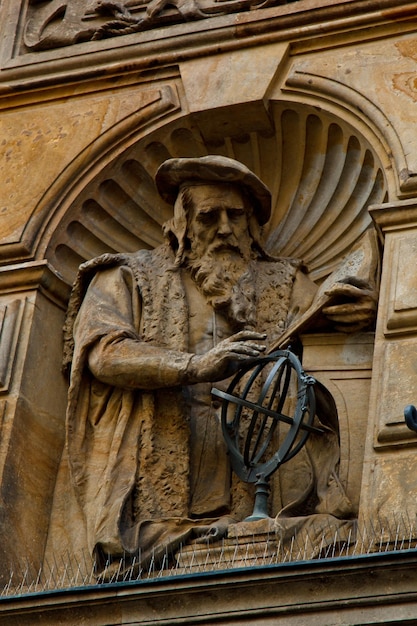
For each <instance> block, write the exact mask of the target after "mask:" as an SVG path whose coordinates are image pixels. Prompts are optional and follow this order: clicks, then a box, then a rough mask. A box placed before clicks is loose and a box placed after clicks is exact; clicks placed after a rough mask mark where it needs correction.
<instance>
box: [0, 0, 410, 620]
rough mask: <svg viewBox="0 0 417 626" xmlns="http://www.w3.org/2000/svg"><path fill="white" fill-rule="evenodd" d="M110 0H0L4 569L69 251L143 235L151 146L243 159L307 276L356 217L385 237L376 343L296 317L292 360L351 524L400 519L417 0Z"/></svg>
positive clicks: (404, 489)
mask: <svg viewBox="0 0 417 626" xmlns="http://www.w3.org/2000/svg"><path fill="white" fill-rule="evenodd" d="M110 4H111V3H110ZM122 4H129V5H130V8H129V10H127V9H126V7H125V11H124V13H123V11H122V12H120V11H119V13H120V14H119V13H118V12H117V10H116V8H114V7H113V8H111V7H110V8H109V9H108V12H107V13H106V11H101V12H100V11H95V10H94V6H95V3H91V7H88V9H86V8H85V3H84V2H77V1H76V0H73V1H72V2H71V1H70V0H68V1H67V2H65V1H62V2H58V1H57V0H54V1H52V2H49V3H46V4H42V5H39V4H38V3H36V2H30V1H28V0H19V1H18V0H5V1H4V2H3V3H2V6H1V8H0V29H1V30H0V32H1V33H2V42H1V51H0V109H1V112H0V150H1V157H2V158H1V161H0V179H1V185H0V263H1V267H0V394H1V396H0V423H1V437H0V490H1V491H0V493H1V500H0V551H1V554H2V562H3V563H7V564H8V565H7V568H3V571H2V575H3V574H4V579H5V580H7V578H8V569H9V565H10V567H12V568H13V567H16V564H21V563H23V562H25V561H26V560H28V561H30V563H31V565H33V567H34V568H35V569H36V568H37V567H39V566H40V564H41V563H42V556H43V549H44V545H45V541H46V536H47V532H48V523H49V512H50V506H51V497H52V492H53V487H54V481H55V476H56V470H57V466H58V462H59V458H60V454H61V450H62V446H63V441H64V421H65V405H66V390H67V383H66V379H65V377H64V375H63V374H62V373H61V368H60V364H61V358H62V334H61V328H62V325H63V321H64V316H65V307H66V302H67V299H68V296H69V291H70V285H71V283H72V280H73V278H74V276H75V272H76V269H77V267H78V265H79V264H80V263H81V262H82V261H84V260H86V259H88V258H91V257H93V256H95V255H97V254H100V253H101V252H106V251H110V252H111V251H119V250H126V251H131V250H135V249H137V248H140V247H147V248H150V247H154V246H155V245H157V244H158V243H159V242H160V241H161V231H160V225H161V224H162V223H163V222H164V221H165V220H166V219H167V218H168V217H169V216H170V208H169V207H168V205H164V203H163V202H162V201H161V200H160V199H158V196H157V193H156V190H155V187H154V184H153V176H154V173H155V171H156V169H157V167H158V166H159V165H160V163H161V162H162V161H163V160H164V159H165V158H167V157H169V156H198V155H204V154H207V153H214V154H223V155H226V156H231V157H233V158H236V159H238V160H241V161H242V162H244V163H245V164H246V165H248V166H249V167H250V168H252V169H253V170H254V171H255V172H256V173H257V174H258V175H259V176H260V177H261V178H262V180H264V182H265V183H266V184H268V185H269V186H270V188H271V190H272V192H273V203H274V206H273V216H272V219H271V222H270V224H269V225H268V226H267V228H266V232H265V234H266V241H267V247H268V249H269V251H270V252H271V253H275V254H277V253H279V254H283V255H286V256H300V257H302V258H303V259H304V260H305V262H306V263H307V265H308V268H309V270H310V272H311V276H312V278H314V279H315V280H318V281H321V280H323V279H324V278H325V277H326V276H327V275H328V274H329V272H330V271H332V270H333V269H334V268H335V267H336V266H337V264H338V262H339V261H340V260H341V259H342V258H343V256H344V255H345V254H346V252H347V251H348V250H349V248H350V247H351V246H352V245H353V244H354V243H355V241H357V240H358V239H359V237H360V236H361V234H362V232H363V231H364V230H365V229H366V228H367V226H369V225H370V224H371V223H372V219H373V220H374V221H375V224H376V226H377V228H378V231H379V233H380V237H381V242H383V243H384V244H385V245H384V252H383V259H382V278H381V296H380V302H379V310H378V322H377V328H376V335H375V344H374V337H373V335H372V336H370V335H367V336H366V337H365V338H364V337H362V338H358V340H357V342H356V344H355V342H350V343H348V344H343V342H342V344H339V343H338V342H339V339H336V338H334V337H333V338H330V339H328V338H324V339H320V338H317V337H316V338H311V337H310V338H306V340H305V346H306V348H305V349H306V359H307V363H308V365H307V367H309V368H310V369H311V371H314V372H320V375H321V376H322V378H323V380H325V381H326V382H327V383H328V384H329V386H330V387H332V390H333V392H334V396H335V398H336V400H337V403H338V409H339V414H340V415H341V416H342V417H343V419H342V422H341V423H342V428H341V444H342V472H341V475H342V478H343V480H344V481H345V486H347V487H348V491H349V493H350V495H351V498H352V500H353V501H354V502H355V504H356V506H357V508H358V510H359V515H360V518H361V520H362V523H363V525H364V526H367V524H368V523H369V521H370V520H375V519H377V520H384V519H385V518H393V519H394V521H398V520H400V522H401V524H402V527H404V528H409V527H410V525H411V526H412V527H413V528H414V523H415V516H416V512H417V479H416V476H417V472H415V471H413V468H414V463H415V454H416V450H415V448H416V445H417V435H416V434H415V433H413V432H411V431H410V430H408V429H407V427H406V426H405V424H404V420H403V415H402V412H403V408H404V406H405V405H406V404H409V403H412V402H413V401H415V400H416V395H417V392H416V387H417V364H416V363H417V361H416V358H417V357H416V351H415V346H416V345H417V324H416V319H417V318H416V313H415V311H416V308H417V295H416V280H417V279H416V273H415V271H414V267H415V263H414V260H415V256H416V255H415V249H416V243H415V236H416V230H417V221H416V215H417V214H416V212H415V202H416V198H417V128H416V125H415V124H414V123H413V122H414V117H415V110H416V93H417V92H416V88H415V82H416V68H417V65H416V62H417V37H416V35H415V32H414V31H415V15H416V12H417V3H415V2H411V1H406V2H401V3H398V2H397V1H395V0H382V1H378V2H377V1H376V0H375V1H374V0H368V1H367V2H361V1H359V0H340V1H335V0H321V1H318V0H299V1H298V2H291V3H288V4H281V3H278V4H277V5H276V6H275V5H274V3H268V4H267V5H266V6H264V5H260V4H259V3H250V2H248V3H246V4H245V3H244V2H239V3H238V2H237V0H231V1H230V2H227V3H210V2H205V3H200V4H198V3H197V4H193V3H191V4H190V5H189V6H188V7H187V6H185V5H184V4H181V3H177V4H175V6H176V7H177V8H176V9H173V8H172V6H166V7H165V5H164V4H163V3H158V4H157V3H155V2H153V3H150V5H149V7H148V14H147V15H145V14H144V6H143V5H140V4H139V3H136V4H135V3H122ZM190 7H191V8H190ZM191 18H192V19H191ZM369 206H372V207H373V208H372V211H371V213H369V210H368V209H369ZM371 215H372V217H371ZM373 347H375V350H374V351H373ZM332 359H333V361H332ZM317 377H319V374H318V373H317ZM368 406H369V409H368ZM362 468H363V470H364V471H363V474H362ZM413 536H414V535H413ZM386 539H387V541H388V542H389V541H390V539H391V538H390V537H387V538H386ZM5 569H6V570H7V571H5ZM323 623H324V622H323Z"/></svg>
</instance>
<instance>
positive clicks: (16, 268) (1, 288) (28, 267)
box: [0, 261, 70, 308]
mask: <svg viewBox="0 0 417 626" xmlns="http://www.w3.org/2000/svg"><path fill="white" fill-rule="evenodd" d="M35 289H40V290H41V291H42V292H43V293H44V294H45V295H46V297H48V298H49V299H50V300H52V301H53V302H55V304H57V305H58V306H60V307H61V308H66V303H67V301H68V297H69V292H70V288H69V286H68V285H67V284H66V283H65V282H64V281H63V280H61V278H60V277H59V276H58V275H57V274H56V272H54V271H53V269H52V267H51V266H50V265H49V264H48V263H47V261H30V262H27V263H20V264H16V265H8V266H5V267H0V296H2V295H6V294H17V293H21V292H25V291H31V290H35Z"/></svg>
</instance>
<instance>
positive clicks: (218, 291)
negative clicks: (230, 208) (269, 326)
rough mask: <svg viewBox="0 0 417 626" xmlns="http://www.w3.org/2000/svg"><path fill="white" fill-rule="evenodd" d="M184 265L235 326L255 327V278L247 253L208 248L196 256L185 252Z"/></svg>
mask: <svg viewBox="0 0 417 626" xmlns="http://www.w3.org/2000/svg"><path fill="white" fill-rule="evenodd" d="M187 267H188V268H189V269H190V271H191V276H192V277H193V279H194V280H195V282H196V284H197V286H198V288H199V289H200V291H201V292H202V293H203V294H204V296H205V297H206V299H207V301H208V302H209V304H211V306H212V307H213V308H214V310H215V311H222V312H223V313H224V314H225V315H226V316H227V318H228V319H229V321H230V322H231V324H232V326H233V328H234V329H235V330H240V329H241V328H248V327H249V328H251V327H252V328H254V327H255V324H256V295H255V278H254V276H253V270H252V268H251V263H250V256H249V255H242V253H240V252H239V251H237V250H236V251H235V250H233V249H216V248H212V249H209V250H207V251H206V252H205V254H204V255H203V256H202V257H200V258H194V259H193V258H192V253H189V255H188V258H187Z"/></svg>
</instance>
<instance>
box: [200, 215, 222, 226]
mask: <svg viewBox="0 0 417 626" xmlns="http://www.w3.org/2000/svg"><path fill="white" fill-rule="evenodd" d="M197 219H198V221H199V222H200V223H201V224H205V225H206V226H208V225H209V224H214V223H215V222H216V220H217V211H206V212H204V213H203V212H202V213H199V214H198V218H197Z"/></svg>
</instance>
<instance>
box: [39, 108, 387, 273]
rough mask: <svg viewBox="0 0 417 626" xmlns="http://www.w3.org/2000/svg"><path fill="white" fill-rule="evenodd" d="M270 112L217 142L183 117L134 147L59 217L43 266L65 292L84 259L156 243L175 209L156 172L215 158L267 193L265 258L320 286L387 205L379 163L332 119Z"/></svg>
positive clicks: (299, 111)
mask: <svg viewBox="0 0 417 626" xmlns="http://www.w3.org/2000/svg"><path fill="white" fill-rule="evenodd" d="M269 114H270V126H269V127H268V128H265V125H263V127H262V128H261V130H260V129H259V126H260V125H259V124H258V123H257V121H256V120H255V121H254V120H253V116H252V117H251V116H248V118H247V121H245V118H244V117H242V115H241V113H240V115H241V117H242V121H241V123H240V124H239V132H234V134H230V135H227V134H226V135H225V136H224V138H223V139H222V140H219V138H218V134H217V136H216V137H215V138H212V137H211V136H210V132H206V131H205V128H204V125H201V124H200V125H197V124H195V123H194V120H193V119H192V117H191V116H186V117H184V118H180V119H177V120H175V121H174V122H170V123H168V124H166V125H165V126H163V127H162V128H159V129H158V130H156V131H153V132H151V133H150V134H148V135H146V136H145V137H143V138H142V139H140V140H139V141H137V143H135V144H134V145H133V146H130V147H129V148H128V149H126V150H125V151H124V152H122V153H121V154H120V155H119V156H118V157H117V158H116V159H115V160H114V161H112V162H111V163H109V164H107V165H106V166H105V167H104V168H103V169H102V170H101V171H100V173H99V174H98V175H96V176H95V177H94V178H93V179H92V180H89V181H88V183H87V184H86V186H85V188H84V189H83V191H82V192H81V193H80V194H79V195H78V197H77V198H76V200H75V201H74V202H73V203H72V204H71V206H69V207H68V208H67V209H66V210H65V212H63V213H62V216H61V219H60V222H59V224H58V226H57V227H56V228H55V230H54V232H53V234H52V236H51V238H50V241H49V243H48V245H47V248H46V258H47V259H48V261H49V263H50V264H51V265H52V266H53V267H54V268H55V269H56V271H57V272H58V273H59V274H60V275H61V276H62V278H63V280H64V281H65V282H66V283H67V284H71V283H72V281H73V279H74V276H75V273H76V271H77V268H78V266H79V265H80V263H82V262H83V261H85V260H87V259H89V258H92V257H94V256H97V255H98V254H101V253H103V252H118V251H133V250H136V249H139V248H152V247H154V246H156V245H158V244H159V243H160V242H161V241H162V231H161V225H162V224H163V222H164V221H165V220H166V219H168V218H169V217H170V215H171V211H172V208H171V207H170V206H168V205H167V204H165V203H164V202H163V201H162V200H161V198H160V197H159V195H158V193H157V191H156V188H155V186H154V175H155V172H156V170H157V168H158V166H159V165H160V164H161V163H162V161H163V160H165V159H166V158H169V157H180V156H202V155H205V154H221V155H225V156H229V157H232V158H235V159H237V160H239V161H242V162H243V163H245V164H246V165H247V166H248V167H249V168H251V169H252V170H253V171H255V172H256V174H257V175H258V176H260V178H261V179H262V180H263V181H264V182H265V183H266V184H267V185H268V186H269V187H270V189H271V191H272V194H273V210H272V216H271V220H270V222H269V223H268V224H267V225H266V227H265V230H264V234H265V240H266V247H267V249H268V250H269V252H271V253H272V254H280V255H285V256H293V257H297V258H301V259H303V261H304V262H305V263H306V265H307V266H308V269H309V272H310V274H311V276H312V278H313V279H315V280H321V279H322V278H324V277H325V276H326V275H328V274H329V273H330V272H331V271H332V270H333V269H334V268H335V267H336V266H337V265H338V263H340V260H341V259H342V258H343V256H344V255H345V254H346V253H347V251H348V250H349V249H350V248H351V246H352V245H353V244H354V243H355V241H357V240H358V239H359V238H360V236H361V234H362V233H363V232H364V230H366V228H367V227H368V226H369V224H370V223H371V219H370V216H369V213H368V206H369V205H370V204H372V203H380V202H382V201H383V200H384V197H385V195H386V184H385V179H384V174H383V168H382V165H381V161H380V159H379V158H378V156H377V154H376V152H375V150H374V149H373V147H372V146H371V145H370V143H369V141H368V140H367V139H365V138H364V137H363V136H362V135H361V134H360V133H358V132H357V131H355V129H354V128H353V126H351V125H350V124H349V123H347V122H346V121H342V120H341V119H339V118H337V117H336V116H335V115H334V114H331V113H329V112H326V111H324V110H319V109H317V108H315V107H312V106H306V105H302V104H296V103H286V102H272V103H270V109H269ZM212 115H213V119H212V121H211V125H213V120H214V121H215V118H216V111H213V114H212ZM230 115H231V116H232V115H233V111H230ZM222 119H224V112H222Z"/></svg>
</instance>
